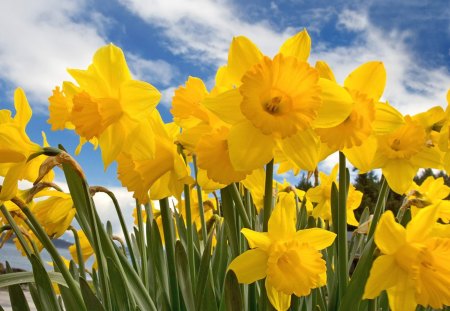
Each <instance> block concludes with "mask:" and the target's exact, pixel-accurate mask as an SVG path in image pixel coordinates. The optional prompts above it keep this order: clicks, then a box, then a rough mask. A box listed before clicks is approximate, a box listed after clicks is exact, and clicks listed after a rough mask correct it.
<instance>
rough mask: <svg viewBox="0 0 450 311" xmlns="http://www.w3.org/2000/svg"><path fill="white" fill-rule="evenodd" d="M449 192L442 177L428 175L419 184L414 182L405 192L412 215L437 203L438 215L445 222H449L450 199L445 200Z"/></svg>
mask: <svg viewBox="0 0 450 311" xmlns="http://www.w3.org/2000/svg"><path fill="white" fill-rule="evenodd" d="M449 194H450V187H449V186H447V185H445V183H444V178H443V177H439V178H434V176H428V177H427V179H425V180H424V181H423V183H422V184H421V185H420V186H419V185H418V184H416V183H415V182H414V183H413V184H412V186H411V188H410V189H409V190H408V191H407V192H406V199H407V200H408V201H407V202H408V205H409V206H411V212H412V215H413V217H414V216H415V215H416V214H417V213H418V211H419V210H420V209H422V208H424V207H426V206H429V205H432V204H437V203H439V208H438V212H437V213H438V217H439V218H440V219H441V220H442V221H444V222H445V223H448V222H450V201H449V200H445V198H447V197H448V196H449Z"/></svg>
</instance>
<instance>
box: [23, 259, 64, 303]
mask: <svg viewBox="0 0 450 311" xmlns="http://www.w3.org/2000/svg"><path fill="white" fill-rule="evenodd" d="M30 261H31V266H32V268H33V274H34V280H35V283H36V287H37V291H38V294H39V297H40V301H41V303H42V307H43V308H44V309H45V310H47V311H61V308H60V307H59V304H58V300H57V299H56V295H55V291H54V290H53V286H52V283H51V281H50V278H49V276H48V274H47V271H45V268H44V267H43V266H42V264H41V262H40V261H39V259H38V258H37V257H36V255H34V254H32V255H31V256H30Z"/></svg>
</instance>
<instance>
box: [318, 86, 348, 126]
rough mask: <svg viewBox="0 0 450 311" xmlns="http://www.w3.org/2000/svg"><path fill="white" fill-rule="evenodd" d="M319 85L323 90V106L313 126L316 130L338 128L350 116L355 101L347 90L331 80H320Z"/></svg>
mask: <svg viewBox="0 0 450 311" xmlns="http://www.w3.org/2000/svg"><path fill="white" fill-rule="evenodd" d="M319 85H320V87H321V88H322V106H321V107H320V109H319V113H318V116H317V118H316V119H315V120H313V122H312V126H313V127H316V128H327V127H333V126H336V125H338V124H340V123H341V122H343V121H344V120H345V119H346V118H347V117H348V116H349V115H350V112H351V111H352V109H353V99H352V97H351V96H350V94H349V93H348V92H347V90H346V89H344V88H343V87H341V86H339V85H338V84H337V83H335V82H333V81H331V80H327V79H323V78H320V79H319Z"/></svg>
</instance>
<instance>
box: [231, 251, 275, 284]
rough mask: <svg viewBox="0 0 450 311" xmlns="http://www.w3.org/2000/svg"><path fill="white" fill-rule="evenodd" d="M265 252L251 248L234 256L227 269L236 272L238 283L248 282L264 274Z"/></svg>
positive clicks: (258, 278)
mask: <svg viewBox="0 0 450 311" xmlns="http://www.w3.org/2000/svg"><path fill="white" fill-rule="evenodd" d="M266 265H267V254H266V252H264V251H262V250H260V249H251V250H248V251H246V252H244V253H243V254H241V255H239V256H238V257H236V258H235V259H234V260H233V261H232V262H231V263H230V266H229V267H228V269H230V270H233V271H234V273H236V277H237V279H238V281H239V283H244V284H250V283H253V282H255V281H258V280H261V279H263V278H264V277H265V276H266Z"/></svg>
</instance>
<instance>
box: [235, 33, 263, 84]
mask: <svg viewBox="0 0 450 311" xmlns="http://www.w3.org/2000/svg"><path fill="white" fill-rule="evenodd" d="M262 57H263V54H262V53H261V51H260V50H259V49H258V47H257V46H256V45H255V44H254V43H253V42H252V41H250V40H249V39H248V38H246V37H243V36H240V37H235V38H233V41H232V42H231V46H230V50H229V52H228V66H227V68H228V74H229V75H230V76H231V77H232V78H233V79H234V80H235V81H240V80H241V78H242V76H243V75H244V73H245V72H246V71H247V70H248V69H250V67H252V66H253V65H255V64H257V63H258V62H259V61H260V60H261V59H262Z"/></svg>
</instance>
